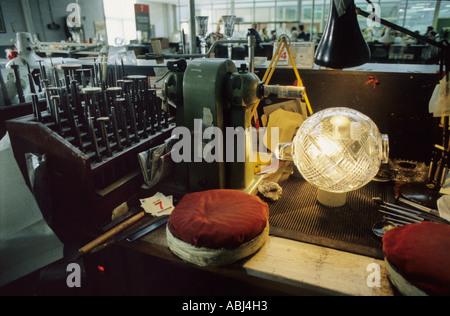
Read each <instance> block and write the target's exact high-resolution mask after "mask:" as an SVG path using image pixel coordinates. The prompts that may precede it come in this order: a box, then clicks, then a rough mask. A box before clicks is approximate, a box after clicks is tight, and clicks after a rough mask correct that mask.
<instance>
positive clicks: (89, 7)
mask: <svg viewBox="0 0 450 316" xmlns="http://www.w3.org/2000/svg"><path fill="white" fill-rule="evenodd" d="M47 1H48V0H28V4H29V7H30V13H31V18H32V23H33V27H34V30H28V29H27V26H26V23H25V18H24V14H23V9H22V4H21V1H18V0H0V5H1V8H2V13H3V19H4V21H5V26H6V31H7V33H0V46H7V45H10V44H11V39H13V38H15V37H16V32H27V31H32V32H31V33H33V34H38V36H39V38H40V40H41V41H47V42H55V41H56V42H59V41H62V40H65V39H66V35H65V30H64V26H65V23H66V18H67V16H68V15H69V14H70V12H67V11H66V10H67V5H68V4H69V3H74V2H76V0H49V1H50V6H51V8H52V11H53V17H54V20H55V23H56V24H59V25H60V29H59V30H50V29H48V27H47V24H50V23H51V22H52V20H51V17H50V9H49V5H48V2H47ZM25 2H26V1H25ZM78 3H79V4H80V6H81V17H82V21H81V23H82V24H83V27H84V32H85V37H86V39H87V38H89V37H92V38H94V37H95V28H94V21H104V11H103V0H78ZM11 23H12V24H13V25H14V30H13V28H12V26H11ZM0 55H1V52H0ZM0 57H2V56H0Z"/></svg>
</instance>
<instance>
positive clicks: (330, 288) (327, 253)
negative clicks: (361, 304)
mask: <svg viewBox="0 0 450 316" xmlns="http://www.w3.org/2000/svg"><path fill="white" fill-rule="evenodd" d="M128 246H129V247H131V248H133V249H135V250H137V251H140V252H143V253H146V254H149V255H153V256H158V257H161V258H163V259H166V260H171V261H180V260H179V259H178V258H177V257H175V255H173V254H172V253H171V252H170V250H169V249H168V246H167V240H166V231H165V228H164V227H161V228H159V229H157V230H155V231H154V232H152V233H150V234H148V235H146V236H145V237H143V238H142V239H141V240H139V241H136V242H134V243H133V244H130V245H128ZM184 264H186V265H190V264H189V263H184ZM204 269H206V270H208V271H211V272H217V273H220V274H224V275H227V276H229V277H233V278H236V279H241V280H242V279H245V278H247V277H249V278H251V279H252V280H253V281H255V278H256V279H257V281H259V282H257V283H260V284H261V281H269V282H276V283H279V285H280V288H281V289H283V286H286V289H287V290H286V291H287V293H286V294H293V295H295V294H324V295H359V296H372V295H374V296H386V295H393V293H394V292H393V289H392V287H391V285H390V283H389V280H388V278H387V275H386V271H385V268H384V262H383V261H381V260H377V259H374V258H370V257H366V256H361V255H356V254H351V253H348V252H343V251H338V250H333V249H330V248H326V247H321V246H316V245H312V244H308V243H302V242H297V241H293V240H288V239H284V238H279V237H274V236H270V237H269V239H268V241H267V242H266V244H265V245H264V246H263V247H262V248H261V249H260V250H259V251H258V252H257V253H256V254H255V255H253V256H251V257H250V258H247V259H245V260H244V261H243V262H238V263H236V264H234V265H231V266H227V267H219V268H204ZM378 269H379V270H378ZM378 271H379V273H380V274H379V277H380V278H379V284H376V281H378V279H377V277H378V274H377V273H378ZM378 285H379V286H378ZM292 290H293V291H295V292H290V291H292Z"/></svg>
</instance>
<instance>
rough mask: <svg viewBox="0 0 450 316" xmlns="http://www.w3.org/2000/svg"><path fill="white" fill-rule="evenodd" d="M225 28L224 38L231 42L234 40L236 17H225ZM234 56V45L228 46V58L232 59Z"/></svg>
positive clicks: (223, 18) (223, 17)
mask: <svg viewBox="0 0 450 316" xmlns="http://www.w3.org/2000/svg"><path fill="white" fill-rule="evenodd" d="M222 20H223V27H224V29H225V31H224V34H223V35H224V36H225V38H226V39H227V40H231V39H232V38H233V34H234V24H235V23H236V16H235V15H223V16H222ZM232 54H233V44H231V43H229V44H228V58H229V59H232Z"/></svg>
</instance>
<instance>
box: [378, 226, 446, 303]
mask: <svg viewBox="0 0 450 316" xmlns="http://www.w3.org/2000/svg"><path fill="white" fill-rule="evenodd" d="M383 251H384V254H385V259H386V260H387V261H388V263H389V264H390V265H392V266H393V267H394V268H395V269H396V270H397V272H398V273H399V274H400V275H401V276H402V277H403V278H404V279H405V280H406V281H408V282H409V283H410V284H412V285H413V286H415V287H417V288H419V289H420V290H422V291H424V292H425V293H426V294H428V295H438V296H441V295H442V296H448V295H450V268H449V267H450V226H448V225H442V224H436V223H431V222H423V223H420V224H411V225H406V226H402V227H397V228H395V229H393V230H390V231H389V232H387V233H386V234H385V235H384V237H383Z"/></svg>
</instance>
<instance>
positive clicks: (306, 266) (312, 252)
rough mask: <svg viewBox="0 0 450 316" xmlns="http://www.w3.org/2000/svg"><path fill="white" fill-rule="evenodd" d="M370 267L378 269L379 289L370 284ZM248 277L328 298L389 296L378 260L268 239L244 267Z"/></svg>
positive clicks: (390, 293) (382, 265)
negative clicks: (289, 286) (336, 296)
mask: <svg viewBox="0 0 450 316" xmlns="http://www.w3.org/2000/svg"><path fill="white" fill-rule="evenodd" d="M371 264H375V265H374V266H377V265H378V267H379V268H380V276H381V278H380V287H376V286H375V287H372V286H369V285H368V282H367V281H368V280H369V281H373V279H372V276H371V274H372V273H373V272H375V270H372V269H369V271H368V267H369V268H370V267H371V266H369V265H371ZM244 269H245V270H246V272H247V273H248V274H249V275H252V276H255V277H260V278H265V279H268V280H272V281H278V282H281V283H286V284H290V285H293V286H297V287H303V288H306V289H312V290H317V291H320V292H322V293H324V294H331V295H357V296H388V295H393V290H392V287H391V285H390V283H389V280H388V278H387V275H386V270H385V267H384V262H383V261H381V260H377V259H373V258H369V257H365V256H360V255H355V254H351V253H347V252H342V251H338V250H334V249H330V248H325V247H321V246H316V245H312V244H307V243H301V242H297V241H293V240H288V239H284V238H278V237H272V236H271V237H270V238H269V240H268V241H267V243H266V244H265V245H264V247H263V248H261V250H260V251H259V252H258V253H256V254H255V255H254V256H253V257H252V258H250V259H249V260H248V261H247V262H246V263H245V265H244Z"/></svg>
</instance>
